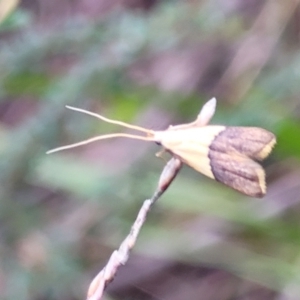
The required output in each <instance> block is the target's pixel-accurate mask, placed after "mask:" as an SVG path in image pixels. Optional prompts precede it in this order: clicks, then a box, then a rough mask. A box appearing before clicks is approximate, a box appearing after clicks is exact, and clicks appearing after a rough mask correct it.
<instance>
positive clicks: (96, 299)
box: [87, 157, 182, 300]
mask: <svg viewBox="0 0 300 300" xmlns="http://www.w3.org/2000/svg"><path fill="white" fill-rule="evenodd" d="M181 165H182V163H181V161H180V160H179V159H177V158H174V157H173V158H172V159H171V160H170V161H169V162H168V163H167V164H166V166H165V168H164V170H163V172H162V174H161V176H160V179H159V182H158V186H157V189H156V191H155V193H154V194H153V196H152V198H151V199H147V200H145V201H144V203H143V205H142V207H141V209H140V211H139V213H138V215H137V218H136V220H135V221H134V223H133V225H132V227H131V230H130V233H129V234H128V236H127V237H126V238H125V240H124V241H123V242H122V244H121V245H120V247H119V249H118V250H115V251H114V252H113V253H112V255H111V257H110V259H109V261H108V262H107V264H106V266H105V267H104V268H103V269H102V270H101V271H100V272H99V273H98V275H97V276H96V277H95V278H94V279H93V281H92V283H91V284H90V287H89V290H88V295H87V300H100V299H101V298H102V295H103V292H104V289H105V288H106V286H107V285H108V284H109V283H110V282H111V281H112V280H113V279H114V277H115V275H116V273H117V271H118V269H119V267H120V266H121V265H124V264H125V263H126V262H127V260H128V258H129V252H130V250H131V249H132V248H133V246H134V245H135V242H136V239H137V237H138V234H139V232H140V229H141V227H142V226H143V224H144V222H145V220H146V217H147V214H148V212H149V211H150V209H151V207H152V205H153V204H154V203H155V202H156V201H157V200H158V199H159V198H160V196H161V195H162V194H163V193H164V192H165V191H166V189H167V188H168V187H169V185H170V184H171V182H172V181H173V179H174V178H175V177H176V175H177V174H178V172H179V170H180V168H181Z"/></svg>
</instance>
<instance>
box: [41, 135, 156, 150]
mask: <svg viewBox="0 0 300 300" xmlns="http://www.w3.org/2000/svg"><path fill="white" fill-rule="evenodd" d="M115 137H125V138H130V139H136V140H141V141H155V140H154V136H153V135H149V136H139V135H134V134H127V133H112V134H105V135H98V136H95V137H92V138H89V139H87V140H84V141H81V142H78V143H74V144H70V145H66V146H62V147H58V148H55V149H52V150H49V151H47V152H46V153H47V154H50V153H53V152H58V151H62V150H66V149H71V148H76V147H79V146H83V145H87V144H90V143H93V142H96V141H99V140H104V139H111V138H115Z"/></svg>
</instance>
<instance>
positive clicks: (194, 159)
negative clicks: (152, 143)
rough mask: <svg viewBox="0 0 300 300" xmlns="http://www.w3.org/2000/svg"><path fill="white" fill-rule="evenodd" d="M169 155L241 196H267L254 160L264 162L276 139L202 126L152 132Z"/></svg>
mask: <svg viewBox="0 0 300 300" xmlns="http://www.w3.org/2000/svg"><path fill="white" fill-rule="evenodd" d="M154 138H155V140H156V141H157V142H159V143H160V144H161V145H162V146H163V147H164V148H165V149H166V150H167V151H168V152H170V153H171V154H172V155H174V156H176V157H177V158H179V159H180V160H182V161H183V162H184V163H185V164H187V165H189V166H190V167H192V168H194V169H195V170H196V171H198V172H200V173H202V174H204V175H206V176H208V177H210V178H213V179H215V180H217V181H220V182H222V183H224V184H226V185H228V186H230V187H232V188H234V189H236V190H238V191H240V192H242V193H244V194H247V195H250V196H253V197H262V196H263V195H264V194H265V193H266V184H265V173H264V170H263V168H262V167H261V166H260V165H259V164H258V163H257V162H255V161H254V160H262V159H264V158H265V157H266V156H267V155H268V154H269V153H270V151H271V149H272V147H273V146H274V144H275V136H274V135H273V134H272V133H271V132H269V131H267V130H264V129H262V128H256V127H226V126H203V127H193V128H190V129H178V130H176V131H159V132H155V134H154Z"/></svg>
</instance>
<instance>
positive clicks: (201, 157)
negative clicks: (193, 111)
mask: <svg viewBox="0 0 300 300" xmlns="http://www.w3.org/2000/svg"><path fill="white" fill-rule="evenodd" d="M67 107H68V108H69V109H72V110H75V111H79V112H83V113H85V114H88V115H91V116H94V117H96V118H98V119H101V120H103V121H105V122H108V123H112V124H117V125H120V126H123V127H126V128H130V129H133V130H137V131H139V132H140V133H143V134H144V136H143V135H133V134H127V133H112V134H106V135H100V136H96V137H93V138H90V139H87V140H85V141H82V142H79V143H75V144H71V145H67V146H63V147H59V148H56V149H53V150H51V151H48V153H52V152H55V151H60V150H64V149H70V148H74V147H78V146H81V145H86V144H88V143H92V142H95V141H98V140H103V139H109V138H115V137H126V138H131V139H138V140H143V141H152V142H156V143H157V144H159V145H161V146H162V147H163V148H164V149H165V150H166V151H168V152H169V153H171V155H173V156H175V157H176V158H178V159H179V160H180V161H181V162H183V163H185V164H187V165H188V166H190V167H192V168H193V169H195V170H196V171H198V172H200V173H202V174H204V175H206V176H208V177H210V178H213V179H215V180H217V181H219V182H222V183H224V184H225V185H228V186H230V187H232V188H233V189H235V190H237V191H239V192H241V193H243V194H246V195H249V196H253V197H262V196H263V195H265V193H266V183H265V172H264V169H263V168H262V167H261V166H260V165H259V164H258V163H257V162H256V161H259V160H263V159H264V158H266V157H267V156H268V155H269V154H270V152H271V150H272V148H273V146H274V145H275V143H276V138H275V136H274V134H273V133H271V132H269V131H267V130H265V129H262V128H257V127H226V126H217V125H215V126H213V125H207V124H208V123H209V121H210V119H211V118H212V116H213V114H214V112H215V108H216V99H215V98H213V99H211V100H210V101H208V102H207V103H206V104H205V105H204V106H203V107H202V109H201V111H200V113H199V115H198V117H197V119H196V120H195V121H194V122H192V123H189V124H182V125H176V126H170V127H169V128H168V129H167V130H164V131H153V130H150V129H146V128H143V127H139V126H135V125H131V124H127V123H124V122H121V121H117V120H111V119H108V118H105V117H103V116H101V115H98V114H95V113H93V112H89V111H86V110H83V109H79V108H75V107H70V106H67Z"/></svg>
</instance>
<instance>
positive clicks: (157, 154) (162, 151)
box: [155, 148, 167, 163]
mask: <svg viewBox="0 0 300 300" xmlns="http://www.w3.org/2000/svg"><path fill="white" fill-rule="evenodd" d="M165 153H167V151H166V149H164V148H162V149H161V150H160V151H158V152H157V153H155V156H156V157H159V158H161V159H162V160H163V161H164V162H165V163H167V160H166V159H165V158H164V157H163V154H165Z"/></svg>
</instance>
